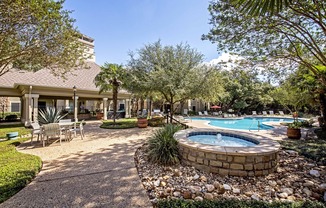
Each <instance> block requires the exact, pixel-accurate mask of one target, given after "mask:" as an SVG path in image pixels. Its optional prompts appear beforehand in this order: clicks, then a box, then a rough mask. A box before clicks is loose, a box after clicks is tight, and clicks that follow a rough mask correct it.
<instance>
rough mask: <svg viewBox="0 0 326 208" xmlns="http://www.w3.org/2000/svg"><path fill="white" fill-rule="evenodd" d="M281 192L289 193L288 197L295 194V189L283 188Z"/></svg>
mask: <svg viewBox="0 0 326 208" xmlns="http://www.w3.org/2000/svg"><path fill="white" fill-rule="evenodd" d="M281 192H283V193H287V194H288V195H292V194H293V189H292V188H282V189H281Z"/></svg>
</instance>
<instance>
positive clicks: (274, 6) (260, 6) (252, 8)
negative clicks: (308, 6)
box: [231, 0, 292, 16]
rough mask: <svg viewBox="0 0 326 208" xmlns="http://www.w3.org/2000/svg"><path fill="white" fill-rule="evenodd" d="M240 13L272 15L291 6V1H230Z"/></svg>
mask: <svg viewBox="0 0 326 208" xmlns="http://www.w3.org/2000/svg"><path fill="white" fill-rule="evenodd" d="M231 3H232V4H233V5H234V6H236V7H238V8H240V11H241V12H245V13H248V14H250V15H262V16H263V15H266V14H267V15H273V14H275V13H279V12H281V11H283V9H284V8H288V6H289V5H290V4H292V0H231Z"/></svg>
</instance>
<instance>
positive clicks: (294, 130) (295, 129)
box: [287, 121, 301, 139]
mask: <svg viewBox="0 0 326 208" xmlns="http://www.w3.org/2000/svg"><path fill="white" fill-rule="evenodd" d="M287 136H288V138H290V139H300V138H301V122H300V121H294V122H293V123H290V124H289V125H288V129H287Z"/></svg>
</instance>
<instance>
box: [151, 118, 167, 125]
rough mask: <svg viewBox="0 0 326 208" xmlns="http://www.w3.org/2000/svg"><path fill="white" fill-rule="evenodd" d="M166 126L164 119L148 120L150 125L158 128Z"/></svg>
mask: <svg viewBox="0 0 326 208" xmlns="http://www.w3.org/2000/svg"><path fill="white" fill-rule="evenodd" d="M163 124H164V117H153V118H151V119H148V125H149V126H153V127H157V126H163Z"/></svg>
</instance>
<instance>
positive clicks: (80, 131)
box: [69, 120, 85, 140]
mask: <svg viewBox="0 0 326 208" xmlns="http://www.w3.org/2000/svg"><path fill="white" fill-rule="evenodd" d="M83 122H84V120H82V121H81V122H80V123H79V125H78V127H76V128H73V129H70V130H69V131H70V132H69V133H70V134H69V139H70V140H71V134H72V133H73V134H74V135H76V133H77V132H79V133H80V137H81V139H82V140H83V139H84V137H85V133H84V125H83Z"/></svg>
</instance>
